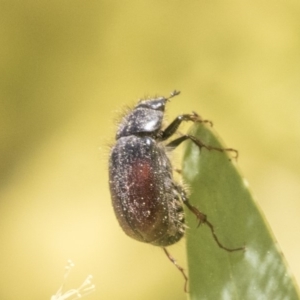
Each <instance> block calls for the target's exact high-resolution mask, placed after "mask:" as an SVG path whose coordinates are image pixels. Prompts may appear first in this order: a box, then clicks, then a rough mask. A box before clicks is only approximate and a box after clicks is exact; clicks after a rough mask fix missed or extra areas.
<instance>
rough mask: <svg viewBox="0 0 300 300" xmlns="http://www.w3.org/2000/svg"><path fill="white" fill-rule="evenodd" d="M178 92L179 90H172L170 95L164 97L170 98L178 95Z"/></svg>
mask: <svg viewBox="0 0 300 300" xmlns="http://www.w3.org/2000/svg"><path fill="white" fill-rule="evenodd" d="M179 94H180V91H176V90H174V91H173V92H171V93H170V96H169V97H168V98H166V99H167V100H170V99H171V98H173V97H175V96H178V95H179Z"/></svg>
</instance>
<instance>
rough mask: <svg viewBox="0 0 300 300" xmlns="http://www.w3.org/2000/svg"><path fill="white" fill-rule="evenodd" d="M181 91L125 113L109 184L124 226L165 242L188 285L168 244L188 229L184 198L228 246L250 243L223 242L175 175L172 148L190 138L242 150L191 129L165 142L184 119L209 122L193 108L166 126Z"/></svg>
mask: <svg viewBox="0 0 300 300" xmlns="http://www.w3.org/2000/svg"><path fill="white" fill-rule="evenodd" d="M178 94H179V92H178V91H174V92H172V93H171V95H170V96H169V97H168V98H165V97H157V98H153V99H146V100H140V101H139V102H138V104H137V105H136V106H135V107H134V108H133V109H132V110H130V111H129V112H128V113H127V114H126V115H125V116H124V117H123V119H122V120H121V122H120V123H119V126H118V130H117V134H116V144H115V145H114V146H113V147H112V148H111V152H110V159H109V186H110V193H111V198H112V204H113V207H114V211H115V214H116V217H117V219H118V221H119V224H120V226H121V227H122V228H123V230H124V232H125V233H126V234H127V235H129V236H130V237H132V238H134V239H136V240H138V241H140V242H144V243H150V244H152V245H155V246H160V247H162V248H163V250H164V252H165V254H166V255H167V256H168V258H169V259H170V260H171V261H172V262H173V263H174V264H175V266H176V267H177V268H178V269H179V270H180V271H181V273H182V274H183V276H184V278H185V291H186V285H187V276H186V275H185V273H184V271H183V269H182V268H181V267H180V266H179V265H178V264H177V262H176V261H175V260H174V259H173V258H172V257H171V255H170V254H169V252H168V251H167V249H166V248H165V247H167V246H170V245H172V244H174V243H176V242H178V241H179V240H180V239H181V238H182V237H183V235H184V232H185V227H186V226H185V223H184V210H183V204H185V205H186V206H187V207H188V209H189V210H190V211H191V212H192V213H193V214H195V215H196V217H197V219H198V220H199V225H200V224H201V223H204V224H206V225H208V226H209V228H210V229H211V232H212V235H213V238H214V239H215V241H216V242H217V244H218V245H219V247H221V248H223V249H225V250H226V251H238V250H242V249H244V248H243V247H241V248H235V249H229V248H227V247H225V246H223V245H222V244H221V243H220V241H219V240H218V238H217V236H216V234H215V232H214V227H213V225H212V224H211V223H210V222H209V221H208V220H207V218H206V215H205V214H203V213H201V212H200V211H199V210H198V209H197V208H196V207H194V206H193V205H191V204H190V202H189V200H188V197H187V194H186V192H185V190H184V188H183V187H182V186H181V185H179V184H178V183H176V182H175V181H174V179H173V174H172V173H173V168H172V165H171V162H170V160H169V158H168V156H167V151H169V150H172V149H174V148H176V147H177V146H178V145H180V144H181V143H182V142H184V141H185V140H191V141H192V142H193V143H195V144H196V145H197V146H198V147H199V148H200V149H201V148H206V149H208V150H216V151H222V152H223V151H231V152H234V153H235V154H236V156H237V151H236V150H234V149H232V148H217V147H212V146H208V145H205V144H203V143H202V142H201V141H200V140H199V139H197V138H196V137H194V136H192V135H189V134H185V135H182V136H180V137H178V138H175V139H174V140H173V141H170V142H169V143H166V144H165V143H164V141H166V140H167V139H169V138H170V137H171V136H172V135H173V134H174V133H175V132H176V131H177V129H178V127H179V125H180V124H181V122H182V121H192V122H209V121H207V120H202V119H201V118H200V116H199V115H197V114H196V113H194V112H193V113H191V114H183V115H179V116H178V117H177V118H176V119H175V120H174V121H173V122H172V123H171V124H170V125H169V126H167V127H166V128H165V129H164V130H163V129H162V122H163V118H164V111H165V106H166V103H167V102H168V101H169V100H170V99H171V98H172V97H174V96H176V95H178ZM209 123H210V122H209Z"/></svg>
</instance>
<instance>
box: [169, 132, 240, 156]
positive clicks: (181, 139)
mask: <svg viewBox="0 0 300 300" xmlns="http://www.w3.org/2000/svg"><path fill="white" fill-rule="evenodd" d="M186 140H191V141H192V142H193V143H194V144H196V145H197V146H198V147H199V148H200V149H201V148H206V149H207V150H209V151H210V150H215V151H219V152H225V151H228V152H233V153H234V158H235V159H237V158H238V156H239V153H238V151H237V150H235V149H233V148H219V147H214V146H209V145H206V144H204V143H202V142H201V141H200V140H199V139H197V138H196V137H195V136H193V135H189V134H185V135H183V136H181V137H179V138H177V139H175V140H173V141H171V142H170V143H168V144H167V145H166V147H167V148H176V147H177V146H179V145H180V144H181V143H182V142H184V141H186Z"/></svg>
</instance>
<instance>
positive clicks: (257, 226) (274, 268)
mask: <svg viewBox="0 0 300 300" xmlns="http://www.w3.org/2000/svg"><path fill="white" fill-rule="evenodd" d="M191 134H192V135H194V136H196V137H197V138H198V139H200V140H201V141H202V142H203V143H205V144H206V145H211V146H215V147H222V146H221V143H220V141H218V140H217V138H216V137H215V136H214V134H213V133H212V131H211V130H210V129H208V128H206V127H205V126H203V125H201V124H196V125H194V127H193V130H192V133H191ZM187 144H188V145H187V148H186V150H185V155H184V160H183V176H184V180H185V182H186V183H187V186H188V187H189V188H190V197H189V201H190V203H191V204H192V205H194V206H196V207H197V208H198V209H199V210H200V211H201V212H203V213H205V214H206V215H207V219H208V220H209V222H211V223H212V224H213V226H214V229H215V232H216V234H217V236H218V238H219V240H220V242H221V243H222V244H223V245H224V246H226V247H228V248H236V247H241V246H245V250H242V251H236V252H227V251H225V250H223V249H221V248H219V247H218V245H217V244H216V242H215V240H214V239H213V236H212V234H211V231H210V229H209V227H208V226H207V225H205V224H202V225H201V226H200V227H198V228H197V225H198V221H197V219H196V217H195V215H194V214H193V213H191V211H189V210H188V209H187V210H186V221H187V225H188V228H189V229H188V230H187V234H186V243H187V256H188V269H189V294H188V295H189V297H190V299H193V300H195V299H201V300H205V299H208V300H210V299H212V300H215V299H228V300H229V299H230V300H232V299H239V300H240V299H242V300H248V299H249V300H253V299H260V300H263V299H266V300H274V299H280V300H281V299H286V300H293V299H300V297H299V292H298V288H297V286H296V285H295V282H294V279H293V276H292V275H291V273H290V271H289V269H288V267H287V265H286V262H285V260H284V258H283V255H282V254H281V252H280V249H279V248H278V245H277V242H276V241H275V239H274V237H273V235H272V233H271V232H270V228H269V227H268V225H267V223H266V220H265V218H264V217H263V216H262V213H261V212H260V210H259V208H258V207H257V205H256V203H255V201H254V200H253V197H252V195H251V193H250V192H249V189H248V186H247V182H246V181H245V179H244V178H242V177H241V175H240V174H239V172H238V171H237V169H236V167H235V165H236V162H235V160H234V159H232V157H231V158H230V153H229V155H228V154H225V153H223V152H218V151H213V150H211V151H208V150H207V149H205V148H202V149H201V151H199V147H198V146H197V145H195V144H194V143H192V142H189V143H187Z"/></svg>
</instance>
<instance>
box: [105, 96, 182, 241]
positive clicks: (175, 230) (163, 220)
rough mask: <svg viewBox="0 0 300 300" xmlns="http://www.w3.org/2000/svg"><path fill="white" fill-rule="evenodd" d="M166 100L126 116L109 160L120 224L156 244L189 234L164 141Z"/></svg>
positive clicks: (143, 103) (144, 105)
mask: <svg viewBox="0 0 300 300" xmlns="http://www.w3.org/2000/svg"><path fill="white" fill-rule="evenodd" d="M166 101H167V99H166V98H163V97H161V98H156V99H149V100H144V101H140V102H139V104H138V105H137V106H136V107H135V108H134V109H133V110H132V111H131V112H130V113H129V114H128V115H126V116H125V117H124V118H123V120H122V122H121V124H120V125H119V130H118V132H117V135H116V139H117V142H116V144H115V146H114V147H113V148H112V149H111V155H110V161H109V178H110V181H109V182H110V192H111V196H112V203H113V207H114V210H115V213H116V216H117V219H118V221H119V224H120V225H121V227H122V228H123V230H124V231H125V233H126V234H127V235H129V236H130V237H132V238H134V239H136V240H138V241H141V242H145V243H151V244H153V245H157V246H168V245H171V244H174V243H175V242H177V241H178V240H180V238H181V237H182V236H183V234H184V219H183V207H182V202H180V197H179V194H178V191H177V190H176V186H174V180H173V176H172V166H171V163H170V160H169V158H168V157H167V154H166V149H165V147H164V145H163V144H162V143H161V142H160V141H159V140H160V131H161V124H162V120H163V115H164V108H165V103H166Z"/></svg>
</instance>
